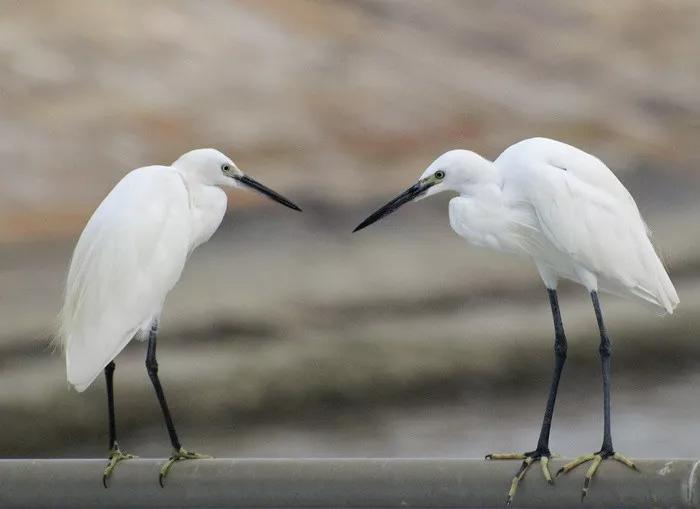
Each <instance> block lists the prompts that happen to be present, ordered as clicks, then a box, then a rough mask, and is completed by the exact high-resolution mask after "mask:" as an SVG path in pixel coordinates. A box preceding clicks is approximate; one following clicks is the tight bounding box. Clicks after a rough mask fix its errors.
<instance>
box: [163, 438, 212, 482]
mask: <svg viewBox="0 0 700 509" xmlns="http://www.w3.org/2000/svg"><path fill="white" fill-rule="evenodd" d="M209 458H211V456H207V455H206V454H197V453H196V452H190V451H187V450H185V449H183V448H182V447H180V449H179V450H177V451H175V452H174V453H173V455H172V456H170V458H168V461H167V462H166V463H165V464H164V465H163V466H162V467H161V469H160V475H159V476H158V483H160V487H161V488H164V487H165V486H164V485H163V482H164V481H165V477H166V476H167V475H168V472H170V469H171V468H172V466H173V465H174V464H175V463H177V462H178V461H184V460H201V459H209Z"/></svg>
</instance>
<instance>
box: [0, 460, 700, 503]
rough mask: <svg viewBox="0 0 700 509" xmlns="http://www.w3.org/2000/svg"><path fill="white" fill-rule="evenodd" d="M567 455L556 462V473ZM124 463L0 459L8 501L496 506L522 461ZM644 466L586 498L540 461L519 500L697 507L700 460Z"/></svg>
mask: <svg viewBox="0 0 700 509" xmlns="http://www.w3.org/2000/svg"><path fill="white" fill-rule="evenodd" d="M563 462H564V460H554V461H553V462H552V464H551V468H552V471H553V472H555V471H556V470H557V469H558V468H559V466H561V465H562V464H563ZM161 463H162V460H155V459H139V460H132V461H127V462H124V463H122V464H120V465H119V466H118V467H117V469H116V471H115V473H114V475H113V477H112V479H111V480H110V484H109V488H108V489H105V488H103V487H102V479H101V475H102V469H103V468H104V465H105V461H104V460H93V459H90V460H86V459H71V460H58V459H56V460H29V459H28V460H0V507H2V508H25V507H46V508H55V509H58V508H66V509H76V508H81V509H83V508H92V507H101V508H110V507H111V508H120V509H128V508H132V507H138V508H146V507H170V508H181V509H188V508H193V507H197V508H208V509H217V508H232V507H236V508H240V507H269V508H288V507H291V508H297V507H306V508H310V507H324V508H340V507H343V508H351V507H364V508H377V509H378V508H393V507H396V508H405V507H420V508H457V507H459V508H472V507H473V508H480V509H488V508H498V509H503V507H504V500H505V496H506V492H507V491H508V488H509V486H510V481H511V478H512V476H513V474H514V473H515V470H516V469H517V467H518V465H519V463H518V462H515V461H512V462H511V461H483V460H458V459H240V460H239V459H212V460H200V461H185V462H181V463H178V464H176V465H175V466H174V467H173V469H172V471H171V473H170V475H169V476H168V478H167V479H166V484H165V488H161V487H160V486H159V485H158V470H159V468H160V465H161ZM637 465H638V466H639V468H640V470H641V473H637V472H633V471H631V470H629V469H628V468H626V467H624V466H622V465H619V464H617V463H616V462H614V461H606V462H605V463H603V465H601V467H600V469H599V471H598V474H597V476H596V477H595V479H594V480H593V482H592V485H591V490H590V493H589V495H588V497H587V498H586V501H585V502H584V503H581V502H580V492H581V485H582V482H583V475H584V473H585V467H584V468H579V469H578V470H575V471H574V472H572V473H570V474H568V475H566V476H563V477H559V478H558V479H556V484H555V485H554V486H550V485H548V484H547V483H545V482H544V480H543V479H542V473H541V471H540V469H539V466H538V465H534V466H533V468H531V470H530V472H528V474H527V477H526V478H525V479H524V480H523V482H522V483H521V486H520V489H519V490H518V493H517V496H516V499H515V501H514V504H513V507H551V508H558V509H564V508H568V507H571V508H576V509H581V508H587V507H601V508H627V507H629V508H652V507H664V508H668V509H672V508H686V507H695V508H700V493H699V491H700V487H699V486H700V483H699V482H698V478H699V476H700V469H698V465H700V461H696V460H641V461H638V462H637Z"/></svg>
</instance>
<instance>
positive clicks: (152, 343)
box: [146, 322, 182, 451]
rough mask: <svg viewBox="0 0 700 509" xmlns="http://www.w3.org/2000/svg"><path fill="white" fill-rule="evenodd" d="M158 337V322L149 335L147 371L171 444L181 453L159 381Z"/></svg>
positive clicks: (154, 324)
mask: <svg viewBox="0 0 700 509" xmlns="http://www.w3.org/2000/svg"><path fill="white" fill-rule="evenodd" d="M157 335H158V322H154V323H153V325H152V326H151V330H150V332H149V333H148V353H147V354H146V370H147V371H148V376H149V377H150V379H151V383H153V388H154V389H155V391H156V396H157V397H158V403H160V408H161V410H163V417H164V418H165V425H166V426H167V428H168V434H169V435H170V443H172V445H173V449H175V450H176V451H179V450H180V449H181V448H182V446H181V445H180V440H179V439H178V437H177V432H176V431H175V424H173V418H172V417H171V416H170V410H169V409H168V402H167V401H166V400H165V394H164V393H163V387H162V386H161V385H160V380H159V379H158V361H157V360H156V336H157Z"/></svg>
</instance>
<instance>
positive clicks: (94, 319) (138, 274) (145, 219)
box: [60, 167, 190, 391]
mask: <svg viewBox="0 0 700 509" xmlns="http://www.w3.org/2000/svg"><path fill="white" fill-rule="evenodd" d="M188 210H189V201H188V194H187V189H186V187H185V185H184V183H183V181H182V179H181V178H180V176H179V174H177V173H176V172H175V171H173V170H172V169H170V168H167V167H147V168H140V169H138V170H134V171H132V172H131V173H129V174H128V175H127V176H126V177H124V179H122V181H121V182H119V183H118V184H117V186H115V188H114V189H113V190H112V191H111V192H110V193H109V195H108V196H107V197H106V198H105V199H104V201H103V202H102V203H101V204H100V206H99V207H98V208H97V210H96V211H95V213H94V214H93V216H92V217H91V219H90V221H89V222H88V224H87V226H86V227H85V230H84V231H83V233H82V234H81V236H80V239H79V241H78V243H77V245H76V248H75V251H74V254H73V258H72V261H71V266H70V269H69V273H68V280H67V284H66V294H65V300H64V306H63V310H62V313H61V328H60V339H61V342H62V344H63V347H64V349H65V353H66V367H67V373H68V381H69V382H70V383H71V384H73V385H74V386H75V387H76V389H77V390H79V391H81V390H84V389H85V388H86V387H87V386H89V385H90V384H91V383H92V381H93V380H94V379H95V378H96V377H97V376H98V375H99V374H100V373H101V372H102V370H103V368H104V367H105V366H106V365H107V364H108V363H109V362H110V361H111V360H112V359H113V358H114V357H115V356H116V355H117V354H118V353H119V352H120V351H121V350H122V349H123V348H124V347H125V346H126V344H127V343H128V342H129V341H131V339H132V338H133V337H134V336H135V335H137V334H139V333H140V332H141V331H143V330H144V329H147V328H148V327H149V326H150V324H151V322H152V321H153V319H154V318H156V317H157V316H158V315H159V314H160V311H161V309H162V306H163V302H164V300H165V297H166V295H167V293H168V292H169V291H170V290H171V289H172V287H173V286H174V285H175V283H176V282H177V280H178V279H179V277H180V274H181V272H182V269H183V267H184V264H185V261H186V259H187V255H188V250H189V239H190V220H189V215H188Z"/></svg>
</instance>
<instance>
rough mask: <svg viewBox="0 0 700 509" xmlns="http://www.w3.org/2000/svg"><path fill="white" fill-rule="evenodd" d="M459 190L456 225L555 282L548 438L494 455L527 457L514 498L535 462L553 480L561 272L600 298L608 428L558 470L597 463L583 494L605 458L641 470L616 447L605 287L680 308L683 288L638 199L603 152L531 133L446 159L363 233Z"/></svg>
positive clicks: (544, 432) (562, 355) (561, 347)
mask: <svg viewBox="0 0 700 509" xmlns="http://www.w3.org/2000/svg"><path fill="white" fill-rule="evenodd" d="M442 191H454V192H457V193H458V194H459V196H457V197H455V198H453V199H452V200H450V206H449V215H450V225H451V226H452V229H453V230H454V231H455V232H456V233H457V234H458V235H460V236H462V237H464V238H465V239H467V240H468V241H469V242H471V243H472V244H476V245H478V246H485V247H488V248H491V249H496V250H499V251H507V252H513V253H524V254H526V255H529V256H530V257H531V258H532V259H533V261H534V262H535V265H536V266H537V270H538V272H539V274H540V276H541V278H542V281H543V282H544V285H545V287H546V288H547V293H548V295H549V303H550V306H551V309H552V315H553V317H554V331H555V342H554V354H555V365H554V375H553V379H552V385H551V388H550V391H549V398H548V400H547V406H546V408H545V413H544V419H543V422H542V429H541V432H540V437H539V441H538V442H537V447H536V448H535V450H534V451H530V452H526V453H523V454H489V455H488V456H487V459H522V460H523V463H522V465H521V467H520V469H519V470H518V472H517V474H516V475H515V478H514V479H513V482H512V484H511V489H510V491H509V493H508V498H507V503H510V501H511V500H512V498H513V496H514V495H515V492H516V490H517V487H518V483H519V482H520V480H521V479H522V477H523V476H524V474H525V472H526V471H527V469H528V468H529V467H530V465H532V463H534V462H535V461H540V462H541V466H542V472H543V475H544V477H545V479H546V480H547V481H548V482H550V483H551V482H552V478H551V474H550V472H549V467H548V462H549V459H550V458H551V453H550V450H549V431H550V427H551V424H552V415H553V412H554V404H555V401H556V396H557V388H558V386H559V378H560V376H561V372H562V369H563V367H564V362H565V360H566V350H567V343H566V336H565V334H564V327H563V325H562V320H561V315H560V313H559V303H558V300H557V283H558V280H559V279H560V278H564V279H569V280H572V281H575V282H577V283H580V284H581V285H583V286H585V287H586V289H587V290H588V292H589V293H590V296H591V299H592V301H593V308H594V310H595V316H596V319H597V322H598V328H599V331H600V348H599V352H600V359H601V363H602V371H603V400H604V407H603V408H604V413H603V415H604V421H605V422H604V428H603V445H602V446H601V448H600V450H599V451H598V452H596V453H593V454H588V455H584V456H580V457H578V458H576V459H575V460H574V461H572V462H571V463H569V464H567V465H566V466H564V467H563V468H562V469H561V470H560V471H559V472H558V473H562V472H564V473H566V472H569V471H570V470H572V469H574V468H575V467H577V466H578V465H581V464H582V463H585V462H587V461H592V462H593V463H592V465H591V467H590V468H589V469H588V471H587V473H586V476H585V480H584V486H583V490H582V493H581V496H582V498H583V497H585V495H586V493H587V492H588V486H589V484H590V481H591V479H592V477H593V476H594V475H595V473H596V471H597V469H598V466H599V465H600V463H601V462H602V461H603V460H606V459H608V458H613V459H615V460H618V461H620V462H621V463H623V464H625V465H627V466H629V467H631V468H635V466H634V464H633V463H632V462H631V461H630V460H628V459H627V458H625V457H624V456H622V455H620V454H618V453H616V452H615V450H614V448H613V443H612V436H611V431H610V355H611V349H610V339H609V337H608V333H607V331H606V328H605V325H604V323H603V315H602V312H601V309H600V302H599V299H598V292H599V291H603V292H609V293H612V294H616V295H622V296H632V297H636V298H639V299H642V300H644V301H647V302H650V303H652V304H655V305H656V306H659V307H660V308H662V309H663V310H665V311H666V312H667V313H672V312H673V310H674V308H675V307H676V305H677V304H678V302H679V301H678V295H677V294H676V290H675V289H674V287H673V284H672V283H671V280H670V279H669V277H668V275H667V273H666V270H665V269H664V266H663V265H662V263H661V261H660V260H659V257H658V256H657V254H656V252H655V251H654V247H653V246H652V244H651V242H650V240H649V231H648V229H647V226H646V225H645V223H644V221H643V219H642V217H641V215H640V213H639V210H638V209H637V205H636V203H635V202H634V199H633V198H632V196H631V195H630V194H629V192H628V191H627V189H625V187H624V186H623V185H622V184H621V183H620V181H619V180H618V179H617V177H615V175H614V174H613V173H612V172H611V171H610V170H609V169H608V167H607V166H605V164H603V163H602V162H601V161H600V160H599V159H597V158H596V157H594V156H592V155H590V154H587V153H586V152H583V151H582V150H579V149H577V148H575V147H572V146H570V145H567V144H565V143H561V142H558V141H554V140H550V139H545V138H532V139H528V140H524V141H521V142H519V143H516V144H515V145H512V146H511V147H509V148H508V149H506V150H505V151H504V152H503V153H502V154H501V155H500V156H499V157H498V158H497V159H496V160H495V161H494V162H491V161H488V160H486V159H484V158H483V157H481V156H479V155H478V154H475V153H474V152H470V151H467V150H452V151H450V152H447V153H445V154H443V155H441V156H440V157H438V158H437V159H436V160H435V161H434V162H433V163H432V164H431V165H430V166H429V167H428V169H427V170H426V171H425V172H424V173H423V175H421V177H420V179H419V181H418V183H416V184H415V185H413V186H411V187H410V188H409V189H407V190H406V191H405V192H404V193H402V194H401V195H399V196H398V197H397V198H395V199H394V200H392V201H390V202H389V203H388V204H386V205H385V206H384V207H382V208H381V209H379V210H377V211H376V212H375V213H374V214H372V215H370V216H369V217H368V218H367V219H365V220H364V221H363V222H362V223H361V224H360V225H359V226H358V227H357V228H355V231H358V230H360V229H362V228H365V227H366V226H368V225H370V224H372V223H374V222H375V221H378V220H379V219H381V218H382V217H384V216H386V215H387V214H390V213H392V212H394V211H395V210H396V209H398V208H399V207H400V206H401V205H403V204H405V203H408V202H410V201H412V200H418V199H421V198H423V197H426V196H429V195H432V194H436V193H439V192H442Z"/></svg>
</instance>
